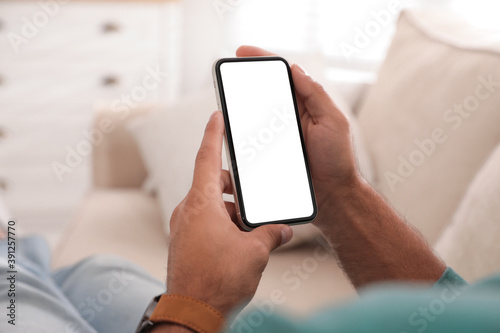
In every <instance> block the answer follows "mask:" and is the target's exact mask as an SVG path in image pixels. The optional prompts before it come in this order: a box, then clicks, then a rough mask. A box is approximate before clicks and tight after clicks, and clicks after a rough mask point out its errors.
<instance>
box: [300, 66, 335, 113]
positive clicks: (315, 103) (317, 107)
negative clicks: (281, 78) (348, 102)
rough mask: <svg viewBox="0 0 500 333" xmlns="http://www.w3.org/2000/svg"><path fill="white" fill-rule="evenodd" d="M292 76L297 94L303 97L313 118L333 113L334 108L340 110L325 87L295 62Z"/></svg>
mask: <svg viewBox="0 0 500 333" xmlns="http://www.w3.org/2000/svg"><path fill="white" fill-rule="evenodd" d="M292 76H293V83H294V86H295V91H296V93H297V96H298V97H299V98H300V99H302V101H303V102H304V106H305V107H306V109H307V112H308V113H309V114H310V115H311V116H312V117H313V118H319V117H321V116H324V115H326V114H331V113H332V110H335V111H337V112H340V110H339V109H338V108H337V106H336V105H335V103H334V102H333V101H332V99H331V98H330V96H329V95H328V93H327V92H326V90H325V88H323V86H322V85H321V84H320V83H318V82H317V81H315V80H314V79H313V78H312V77H310V76H309V75H308V74H307V73H306V72H305V71H304V70H303V69H302V67H300V66H299V65H297V64H294V65H293V66H292Z"/></svg>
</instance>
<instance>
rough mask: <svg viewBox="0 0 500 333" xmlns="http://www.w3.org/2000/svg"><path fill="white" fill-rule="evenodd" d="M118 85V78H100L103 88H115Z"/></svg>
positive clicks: (111, 76) (109, 76)
mask: <svg viewBox="0 0 500 333" xmlns="http://www.w3.org/2000/svg"><path fill="white" fill-rule="evenodd" d="M119 83H120V80H119V79H118V77H116V76H113V75H108V76H105V77H103V78H102V85H103V86H105V87H113V86H117V85H118V84H119Z"/></svg>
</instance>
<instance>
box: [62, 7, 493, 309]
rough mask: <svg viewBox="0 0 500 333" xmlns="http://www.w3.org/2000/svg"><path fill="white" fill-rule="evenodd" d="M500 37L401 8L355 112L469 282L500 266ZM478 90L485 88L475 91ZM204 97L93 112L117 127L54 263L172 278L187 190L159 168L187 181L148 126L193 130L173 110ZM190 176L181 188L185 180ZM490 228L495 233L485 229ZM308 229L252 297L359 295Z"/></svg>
mask: <svg viewBox="0 0 500 333" xmlns="http://www.w3.org/2000/svg"><path fill="white" fill-rule="evenodd" d="M499 35H500V34H498V33H496V34H495V33H492V32H488V31H483V30H478V29H475V28H471V27H468V26H467V25H465V24H464V23H463V22H461V21H460V20H458V21H457V20H456V19H455V18H452V17H450V16H449V15H448V14H445V15H444V14H439V13H435V12H418V11H407V12H404V13H403V14H402V15H401V17H400V19H399V21H398V26H397V29H396V34H395V37H394V40H393V43H392V45H391V47H390V49H389V51H388V55H387V59H386V61H385V62H384V64H383V65H382V66H381V68H380V71H379V77H378V81H377V82H376V83H375V84H374V85H373V86H372V87H370V88H369V89H368V91H367V93H366V94H364V93H363V91H364V90H363V89H359V91H361V93H359V95H358V96H357V97H356V98H355V99H354V101H351V104H356V105H360V107H359V110H357V112H356V114H357V116H354V113H351V114H350V116H351V117H352V118H353V127H354V128H355V129H356V132H359V133H357V134H356V133H355V136H357V138H356V140H358V141H359V140H362V137H364V141H363V142H361V144H359V143H358V144H357V148H358V155H359V157H360V160H364V161H360V163H361V164H363V165H361V169H365V170H363V172H364V173H365V175H366V174H369V177H370V178H371V182H372V184H373V185H374V186H375V187H376V188H378V189H379V190H380V191H381V193H382V194H383V195H385V196H386V197H387V199H388V200H389V202H391V203H392V204H393V205H394V207H395V208H396V209H398V210H399V211H400V212H401V214H402V215H404V216H405V217H406V219H407V220H408V221H409V223H412V224H413V225H415V226H416V227H417V228H418V229H419V230H421V232H422V233H423V235H424V236H425V237H426V238H427V239H428V240H429V242H430V243H431V244H432V245H434V244H435V245H436V248H437V249H438V250H439V253H440V254H441V255H442V256H443V258H444V259H445V261H446V262H447V263H448V264H450V265H451V266H452V267H454V268H456V270H457V271H458V272H459V273H460V274H462V275H463V276H464V277H466V278H468V279H471V280H475V279H478V278H481V277H483V276H484V275H487V274H489V273H491V272H494V271H496V270H500V251H496V252H494V253H491V249H497V250H498V245H496V244H497V243H500V242H498V241H499V240H500V214H496V213H498V212H497V211H496V210H495V209H497V207H499V206H500V195H499V194H500V181H493V180H492V181H491V182H488V181H485V179H491V177H496V178H495V179H499V178H498V176H495V175H494V174H493V173H494V171H492V170H495V166H497V165H500V162H499V161H500V152H495V154H493V153H494V151H495V147H496V146H497V145H498V144H499V143H500V127H499V126H498V124H500V89H498V88H497V87H496V86H495V85H494V84H493V85H492V84H491V83H490V85H489V86H488V84H487V83H486V84H485V83H484V82H485V81H488V80H490V79H491V77H493V78H494V80H495V78H498V80H499V81H500V42H499V41H500V37H499ZM305 67H306V68H307V65H305ZM478 86H481V87H482V88H478ZM327 89H328V90H330V88H329V87H327ZM496 89H498V90H499V91H498V92H496V91H495V90H496ZM334 90H335V89H334V88H332V93H333V94H334V95H336V92H335V91H334ZM478 91H479V93H480V94H482V95H479V96H477V94H478ZM486 94H488V97H487V98H483V97H485V96H486ZM481 96H482V97H481ZM338 98H340V97H338ZM200 100H201V101H202V100H203V98H193V99H191V100H190V102H188V106H189V107H186V106H181V107H179V106H173V107H170V108H169V107H167V108H166V110H163V111H158V110H156V111H151V109H153V108H156V107H154V106H149V107H144V108H142V109H138V110H133V112H130V114H129V115H128V117H127V118H126V119H120V117H119V116H118V115H117V114H116V113H114V112H112V111H109V110H108V111H106V110H104V111H102V112H100V113H97V116H96V120H95V121H96V123H97V124H98V123H99V121H100V120H101V119H102V118H103V117H105V118H110V119H112V121H113V124H115V125H116V128H115V130H114V131H113V132H112V133H108V134H105V135H104V137H105V139H104V140H103V143H102V144H100V145H99V146H97V147H95V150H94V152H93V180H94V188H93V190H92V191H90V193H89V194H88V195H87V197H86V199H85V200H84V202H83V203H82V206H81V208H80V210H79V212H78V214H76V216H75V219H74V221H73V223H72V224H71V226H70V227H69V229H68V230H66V231H65V235H64V237H63V241H62V242H61V244H59V246H58V248H57V249H56V251H55V256H54V262H53V264H54V266H55V267H60V266H63V265H65V264H70V263H73V262H75V261H77V260H79V259H81V258H84V257H86V256H88V255H91V254H96V253H113V254H118V255H121V256H124V257H126V258H129V259H130V260H132V261H134V262H136V263H137V264H139V265H141V266H142V267H144V268H145V269H146V270H148V271H149V272H151V273H152V274H153V275H154V276H156V277H158V278H159V279H164V278H165V265H166V258H167V242H168V237H167V236H166V233H165V232H164V231H165V228H164V225H165V222H166V221H167V220H168V219H167V218H166V215H167V214H168V210H169V209H171V208H172V207H173V206H174V205H175V203H176V201H175V200H172V197H170V194H172V193H173V192H176V194H175V195H176V196H179V191H178V190H177V189H173V187H170V188H169V187H165V186H164V185H165V184H166V183H168V182H172V179H170V178H169V179H166V180H165V182H164V183H162V182H161V180H159V179H158V177H162V175H161V174H159V173H162V172H163V173H165V172H173V178H175V179H176V180H179V179H178V178H182V177H180V176H178V175H177V173H176V172H179V174H180V173H181V171H179V170H174V171H172V170H165V169H162V168H161V166H158V165H155V163H156V162H155V158H154V155H155V154H156V155H159V154H161V155H162V158H163V159H167V160H168V159H169V158H170V159H173V157H172V156H174V155H173V154H176V149H175V146H174V147H173V148H172V147H171V146H169V147H167V148H165V147H163V146H162V144H163V143H165V142H166V141H167V140H166V139H165V137H163V136H162V135H164V134H162V133H159V134H157V137H153V139H155V140H157V141H151V140H152V134H151V133H153V132H155V131H157V132H158V128H159V129H160V130H161V129H164V131H166V132H168V131H170V130H171V131H173V132H174V133H176V135H177V136H182V135H183V132H186V133H189V131H194V130H195V128H194V127H193V128H188V127H187V126H186V127H182V126H180V125H179V123H178V122H177V123H176V122H173V120H172V119H173V118H172V117H173V115H179V114H181V113H180V112H176V111H179V110H183V112H190V110H192V109H193V105H194V106H196V105H197V104H196V103H199V102H200ZM476 100H477V102H478V103H476ZM189 103H191V104H189ZM193 103H194V104H193ZM340 104H341V105H342V106H341V107H342V108H344V109H345V108H349V107H350V105H349V103H345V102H340ZM458 104H459V105H462V108H463V110H465V111H467V110H469V109H471V110H472V109H473V110H472V111H467V115H468V116H467V117H466V116H464V115H465V114H466V113H465V111H463V112H462V113H459V112H456V111H454V109H453V108H454V105H458ZM476 104H477V105H476ZM200 107H203V105H200ZM179 108H180V109H179ZM211 110H212V109H209V111H211ZM132 118H134V119H132ZM131 119H132V120H131ZM204 119H205V118H203V120H202V122H201V123H204V121H205V120H204ZM162 121H165V123H162ZM129 122H131V123H132V124H131V125H130V124H126V123H129ZM198 122H199V121H198ZM358 123H359V124H358ZM155 126H156V129H155ZM130 127H132V132H133V133H134V136H135V138H134V136H133V135H132V133H131V131H130ZM176 130H177V132H175V131H176ZM196 131H198V129H196ZM144 132H146V133H149V134H148V135H149V136H148V137H147V138H144V137H142V138H141V133H144ZM167 135H168V133H167ZM185 135H187V134H185ZM445 137H446V139H445ZM191 139H192V138H191ZM192 140H194V139H192ZM152 142H156V143H158V146H157V145H154V144H152ZM198 142H199V141H198V137H196V140H194V142H191V143H190V148H189V149H191V150H193V149H196V147H197V144H198ZM363 145H364V146H365V147H366V151H365V152H363V151H362V150H363V148H362V147H363ZM152 148H155V149H156V150H154V149H152ZM169 149H170V150H169ZM170 154H172V155H170ZM492 154H493V156H491V157H490V155H492ZM152 155H153V156H152ZM187 156H188V157H187V160H189V159H194V155H193V154H192V153H191V152H190V153H189V154H187ZM184 157H185V156H184ZM184 157H180V158H181V160H182V158H184ZM489 157H490V159H489V161H488V163H487V165H485V166H484V167H483V164H484V162H485V161H486V160H487V159H488V158H489ZM367 159H368V160H367ZM182 161H185V160H182ZM183 163H185V164H186V162H183ZM367 165H373V168H371V167H370V166H367ZM172 167H173V168H174V167H175V168H179V165H173V166H172ZM181 167H184V168H191V167H192V166H191V165H182V164H181ZM367 168H370V170H366V169H367ZM147 170H148V171H147ZM148 173H149V176H153V177H149V179H150V180H153V182H154V181H156V182H157V183H156V185H155V186H153V188H154V189H155V191H156V194H157V195H159V197H160V200H157V196H155V195H152V194H151V193H149V192H148V191H145V190H144V187H143V184H144V182H145V180H146V178H148ZM490 175H491V176H490ZM171 176H172V175H171ZM183 177H185V175H184V176H183ZM171 178H172V177H171ZM182 182H183V183H182ZM182 182H181V183H182V186H185V184H184V183H185V182H186V180H185V179H183V180H182ZM146 183H148V182H146ZM181 183H179V184H181ZM484 183H489V185H490V186H489V188H488V190H487V191H486V190H485V188H484V186H483V187H482V186H481V184H484ZM470 184H472V185H471V186H470ZM146 187H148V188H151V186H146ZM483 196H488V200H483V199H485V198H484V197H483ZM167 199H169V200H167ZM478 202H479V203H481V202H486V206H485V205H480V204H478ZM477 207H480V208H479V209H480V213H481V214H477V215H472V217H471V215H470V214H469V215H468V216H466V217H464V214H465V213H464V211H465V212H466V213H467V212H474V211H475V210H477V209H478V208H477ZM166 212H167V213H166ZM474 216H477V219H475V218H474ZM471 220H472V222H471ZM443 232H444V236H443V237H441V235H442V234H443ZM485 234H487V235H488V237H482V235H485ZM303 236H304V237H303V238H302V239H301V241H302V242H301V244H299V245H297V246H296V247H293V248H288V249H286V250H282V251H277V252H275V253H273V254H272V256H271V260H270V262H269V266H268V268H267V269H266V271H265V273H264V276H263V279H262V283H261V285H260V287H259V289H258V291H257V296H256V299H255V302H260V301H263V300H268V299H269V298H270V295H271V292H272V291H273V290H275V289H278V290H281V291H283V292H284V295H285V297H286V302H285V304H282V305H280V309H283V308H287V309H289V310H291V311H294V312H295V313H297V314H305V313H308V312H310V311H313V310H314V309H316V308H318V307H321V306H324V305H325V304H328V303H331V302H333V301H338V300H339V299H344V298H347V297H352V296H353V295H355V292H354V290H353V288H352V286H351V285H350V283H349V282H348V280H347V279H346V278H345V276H344V274H343V273H342V271H341V270H340V268H339V267H338V265H337V264H336V261H335V259H334V256H329V257H328V258H327V259H325V258H326V257H325V256H323V254H324V253H326V252H325V251H326V247H325V246H324V243H323V242H322V241H321V238H318V235H317V234H315V233H312V234H311V233H310V230H309V231H308V232H307V233H306V234H304V235H303ZM306 236H307V237H306ZM305 240H306V241H305ZM360 246H361V245H360ZM486 257H488V260H485V258H486ZM470 262H474V263H476V264H475V265H470V264H467V263H470Z"/></svg>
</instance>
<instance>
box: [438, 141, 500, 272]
mask: <svg viewBox="0 0 500 333" xmlns="http://www.w3.org/2000/svg"><path fill="white" fill-rule="evenodd" d="M499 171H500V145H499V146H497V148H496V149H495V151H494V152H493V154H492V155H491V156H490V158H489V159H488V160H487V162H486V163H485V164H484V166H483V167H482V168H481V170H480V171H479V172H478V174H477V175H476V177H475V178H474V181H473V182H472V184H471V185H470V186H469V189H468V190H467V193H466V194H465V196H464V198H463V199H462V202H461V203H460V206H459V208H458V210H457V212H456V213H455V216H454V217H453V220H452V222H451V224H450V225H449V226H448V228H446V230H445V232H444V233H443V235H442V236H441V238H440V239H439V241H438V242H437V244H436V251H437V252H438V254H439V255H440V256H441V257H442V258H443V260H444V261H445V262H446V264H447V265H449V266H451V267H453V269H454V270H456V272H457V273H459V274H460V275H461V276H462V277H463V278H465V279H467V280H469V281H473V280H477V279H479V278H483V277H485V276H487V275H490V274H493V273H495V272H498V271H500V172H499Z"/></svg>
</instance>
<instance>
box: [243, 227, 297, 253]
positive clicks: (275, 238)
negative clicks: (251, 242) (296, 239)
mask: <svg viewBox="0 0 500 333" xmlns="http://www.w3.org/2000/svg"><path fill="white" fill-rule="evenodd" d="M251 233H252V234H254V235H255V237H257V238H258V239H260V240H261V241H262V242H263V243H264V245H265V246H266V247H267V249H268V250H269V252H271V251H273V250H274V249H276V248H278V247H279V246H280V245H283V244H286V243H288V242H289V241H290V240H291V239H292V236H293V231H292V228H290V226H288V225H284V224H267V225H263V226H260V227H258V228H255V229H254V230H253V231H251Z"/></svg>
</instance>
